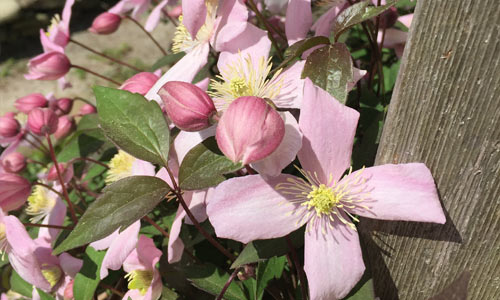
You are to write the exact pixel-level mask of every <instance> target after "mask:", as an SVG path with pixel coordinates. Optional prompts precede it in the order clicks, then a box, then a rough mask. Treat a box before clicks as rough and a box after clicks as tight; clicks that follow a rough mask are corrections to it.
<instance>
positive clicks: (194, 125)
mask: <svg viewBox="0 0 500 300" xmlns="http://www.w3.org/2000/svg"><path fill="white" fill-rule="evenodd" d="M158 95H160V97H161V99H162V100H163V103H164V104H165V110H166V112H167V114H168V117H169V118H170V120H172V122H173V123H174V124H175V126H177V127H178V128H180V129H182V130H185V131H199V130H202V129H205V128H207V127H209V126H210V125H211V118H212V117H213V116H214V115H215V114H216V113H217V110H216V109H215V106H214V102H213V101H212V99H211V98H210V96H208V95H207V93H205V92H204V91H203V90H202V89H200V88H199V87H197V86H196V85H194V84H191V83H187V82H182V81H169V82H167V83H165V85H164V86H163V87H162V88H161V89H160V91H159V92H158Z"/></svg>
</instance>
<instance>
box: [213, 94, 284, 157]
mask: <svg viewBox="0 0 500 300" xmlns="http://www.w3.org/2000/svg"><path fill="white" fill-rule="evenodd" d="M284 135H285V123H284V122H283V119H282V118H281V117H280V115H279V114H278V112H277V111H275V110H274V109H273V108H272V107H271V106H270V105H269V104H267V103H266V101H265V100H264V99H262V98H258V97H253V96H245V97H240V98H238V99H236V100H234V101H233V102H232V103H231V104H230V105H229V107H228V109H227V110H226V111H225V112H224V114H223V115H222V117H221V118H220V120H219V124H218V126H217V132H216V135H215V136H216V139H217V144H218V145H219V148H220V150H221V151H222V152H223V153H224V154H225V155H226V156H227V157H229V158H230V159H231V160H232V161H234V162H241V163H242V164H244V165H246V164H249V163H252V162H255V161H258V160H261V159H263V158H265V157H266V156H268V155H269V154H271V153H272V152H273V151H274V150H276V148H278V146H279V144H280V143H281V141H282V140H283V136H284Z"/></svg>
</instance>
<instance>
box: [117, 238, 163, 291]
mask: <svg viewBox="0 0 500 300" xmlns="http://www.w3.org/2000/svg"><path fill="white" fill-rule="evenodd" d="M161 255H162V252H161V251H160V250H159V249H158V248H156V246H155V244H154V242H153V240H152V239H151V238H148V237H146V236H144V235H141V236H140V237H139V242H137V247H136V248H135V249H134V250H133V251H132V252H131V253H130V255H129V256H128V257H127V259H125V261H124V262H123V269H124V270H125V272H127V275H126V276H125V277H126V278H127V279H128V281H129V283H128V288H129V291H128V292H127V293H126V294H125V296H123V299H124V300H127V299H132V300H156V299H158V298H160V296H161V291H162V283H161V277H160V272H159V271H158V269H157V268H156V264H157V263H158V262H159V261H160V257H161Z"/></svg>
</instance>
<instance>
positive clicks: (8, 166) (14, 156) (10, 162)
mask: <svg viewBox="0 0 500 300" xmlns="http://www.w3.org/2000/svg"><path fill="white" fill-rule="evenodd" d="M1 163H2V167H3V168H4V170H5V171H7V172H10V173H17V172H21V171H22V170H23V169H24V168H25V167H26V158H25V157H24V155H22V154H21V153H19V152H12V153H9V154H7V155H6V156H5V157H4V159H3V160H2V162H1Z"/></svg>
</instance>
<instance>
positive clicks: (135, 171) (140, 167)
mask: <svg viewBox="0 0 500 300" xmlns="http://www.w3.org/2000/svg"><path fill="white" fill-rule="evenodd" d="M131 173H132V175H134V176H155V173H156V172H155V166H154V165H153V164H152V163H150V162H147V161H144V160H141V159H136V160H134V162H133V163H132V170H131Z"/></svg>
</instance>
